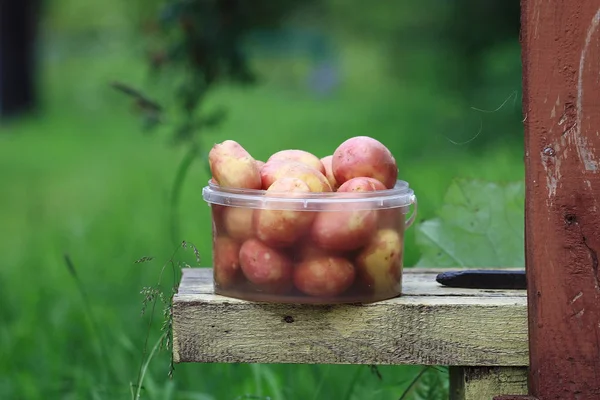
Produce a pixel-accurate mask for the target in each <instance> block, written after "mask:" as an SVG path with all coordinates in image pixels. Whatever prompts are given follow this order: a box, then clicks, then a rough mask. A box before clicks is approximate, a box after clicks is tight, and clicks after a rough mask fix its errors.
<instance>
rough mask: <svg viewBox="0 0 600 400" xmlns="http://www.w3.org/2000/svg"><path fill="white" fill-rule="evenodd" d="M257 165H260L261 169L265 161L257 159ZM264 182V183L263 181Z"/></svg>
mask: <svg viewBox="0 0 600 400" xmlns="http://www.w3.org/2000/svg"><path fill="white" fill-rule="evenodd" d="M255 163H256V166H257V167H258V170H259V171H260V169H261V168H262V167H263V165H265V162H264V161H261V160H255ZM261 184H262V183H261Z"/></svg>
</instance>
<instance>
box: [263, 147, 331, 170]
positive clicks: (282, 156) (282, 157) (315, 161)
mask: <svg viewBox="0 0 600 400" xmlns="http://www.w3.org/2000/svg"><path fill="white" fill-rule="evenodd" d="M269 161H283V162H289V161H291V162H299V163H302V164H305V165H308V166H309V167H312V168H314V169H316V170H317V171H319V172H320V173H322V174H323V175H324V174H325V168H324V167H323V164H322V163H321V160H320V159H319V158H318V157H317V156H315V155H314V154H312V153H309V152H308V151H304V150H295V149H293V150H281V151H278V152H277V153H274V154H273V155H272V156H271V157H269V159H268V160H267V162H269Z"/></svg>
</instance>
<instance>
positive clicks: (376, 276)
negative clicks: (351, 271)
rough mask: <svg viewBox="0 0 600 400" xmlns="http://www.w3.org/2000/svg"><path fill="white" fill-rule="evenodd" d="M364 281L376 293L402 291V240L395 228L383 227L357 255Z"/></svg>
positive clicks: (358, 268)
mask: <svg viewBox="0 0 600 400" xmlns="http://www.w3.org/2000/svg"><path fill="white" fill-rule="evenodd" d="M356 269H357V273H358V276H359V277H360V279H361V281H362V283H363V284H364V285H365V286H366V287H367V288H368V289H369V290H370V291H371V292H372V293H374V294H385V293H397V292H399V291H400V286H401V274H402V240H401V238H400V235H398V232H397V231H396V230H394V229H381V230H379V231H377V233H376V234H375V236H374V237H373V238H372V240H371V241H370V242H369V244H368V245H367V246H365V248H364V249H362V251H361V252H360V253H359V254H358V256H357V257H356Z"/></svg>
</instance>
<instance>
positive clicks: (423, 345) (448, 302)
mask: <svg viewBox="0 0 600 400" xmlns="http://www.w3.org/2000/svg"><path fill="white" fill-rule="evenodd" d="M438 272H439V271H438ZM435 276H436V271H435V270H428V271H427V272H421V271H419V270H405V278H404V283H403V287H404V295H403V296H400V297H398V298H395V299H391V300H386V301H381V302H378V303H372V304H365V305H354V304H353V305H336V306H327V305H294V304H271V303H257V302H248V301H243V300H237V299H231V298H227V297H223V296H219V295H215V294H214V293H213V290H212V270H210V269H203V268H202V269H200V268H194V269H186V270H184V274H183V278H182V281H181V284H180V288H179V293H178V294H177V295H176V296H175V298H174V317H173V318H174V320H173V336H174V344H173V350H174V360H175V362H219V363H221V362H244V363H322V364H422V365H458V366H462V365H481V366H526V365H527V363H528V348H527V309H526V294H525V291H518V290H515V291H504V290H489V291H483V290H476V289H457V288H446V287H442V286H440V285H439V284H438V283H437V282H435Z"/></svg>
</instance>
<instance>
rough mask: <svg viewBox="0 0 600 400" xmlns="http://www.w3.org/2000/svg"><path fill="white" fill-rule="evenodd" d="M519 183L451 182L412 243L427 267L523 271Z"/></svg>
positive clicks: (521, 188)
mask: <svg viewBox="0 0 600 400" xmlns="http://www.w3.org/2000/svg"><path fill="white" fill-rule="evenodd" d="M524 198H525V185H524V183H523V182H512V183H506V184H499V183H492V182H481V181H472V180H456V181H454V182H453V183H452V185H451V186H450V188H449V189H448V192H447V193H446V197H445V201H444V206H443V207H442V208H441V209H440V210H439V211H438V212H437V218H434V219H431V220H427V221H424V222H422V223H421V224H419V225H418V226H417V229H416V241H417V245H418V246H419V247H420V250H421V253H422V257H421V259H420V260H419V262H418V263H417V265H416V266H426V267H458V266H464V267H481V268H485V267H524V266H525V261H524Z"/></svg>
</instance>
